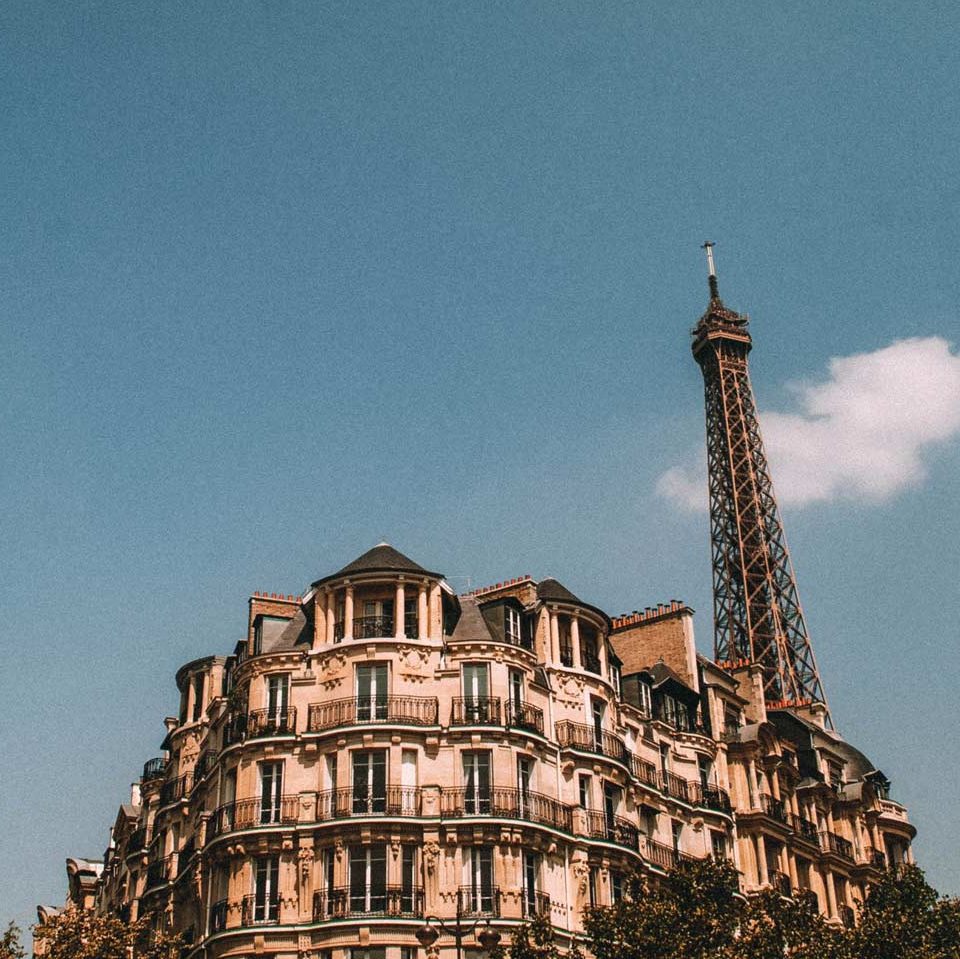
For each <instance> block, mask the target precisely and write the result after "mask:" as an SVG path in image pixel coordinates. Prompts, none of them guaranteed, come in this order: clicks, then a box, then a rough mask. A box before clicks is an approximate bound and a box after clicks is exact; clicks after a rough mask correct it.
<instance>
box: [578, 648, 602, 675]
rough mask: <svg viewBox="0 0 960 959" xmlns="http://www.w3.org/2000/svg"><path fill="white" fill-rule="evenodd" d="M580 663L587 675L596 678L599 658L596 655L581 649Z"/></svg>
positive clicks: (598, 672) (598, 670) (598, 671)
mask: <svg viewBox="0 0 960 959" xmlns="http://www.w3.org/2000/svg"><path fill="white" fill-rule="evenodd" d="M580 662H581V663H582V664H583V668H584V669H585V670H586V671H587V672H588V673H595V674H596V675H597V676H599V675H600V657H599V656H598V655H597V654H596V653H591V652H590V651H589V650H586V649H581V650H580Z"/></svg>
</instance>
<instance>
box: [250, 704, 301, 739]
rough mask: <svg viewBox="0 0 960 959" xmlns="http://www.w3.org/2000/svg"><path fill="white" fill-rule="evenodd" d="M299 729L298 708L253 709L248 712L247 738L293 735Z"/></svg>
mask: <svg viewBox="0 0 960 959" xmlns="http://www.w3.org/2000/svg"><path fill="white" fill-rule="evenodd" d="M296 731H297V710H296V709H295V708H294V707H293V706H288V707H287V708H286V709H269V708H268V709H252V710H250V712H249V713H247V728H246V736H247V739H255V738H257V737H259V736H293V735H294V734H295V733H296Z"/></svg>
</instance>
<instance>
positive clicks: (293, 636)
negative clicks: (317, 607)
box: [262, 609, 313, 653]
mask: <svg viewBox="0 0 960 959" xmlns="http://www.w3.org/2000/svg"><path fill="white" fill-rule="evenodd" d="M301 645H307V646H311V645H313V623H312V622H311V621H310V620H309V619H308V618H307V616H306V614H305V613H304V611H303V610H302V609H298V610H297V613H296V615H295V616H294V617H293V619H291V620H290V622H288V623H287V625H286V626H284V627H283V631H282V632H281V633H280V635H279V636H277V637H275V638H273V639H272V640H269V641H268V640H267V639H266V638H265V639H264V641H263V650H262V651H263V652H265V653H275V652H279V651H280V650H282V649H294V648H295V647H297V646H301Z"/></svg>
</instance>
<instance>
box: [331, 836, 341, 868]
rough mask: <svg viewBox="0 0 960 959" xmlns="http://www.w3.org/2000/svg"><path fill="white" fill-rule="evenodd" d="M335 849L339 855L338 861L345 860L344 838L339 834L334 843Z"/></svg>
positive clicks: (337, 855)
mask: <svg viewBox="0 0 960 959" xmlns="http://www.w3.org/2000/svg"><path fill="white" fill-rule="evenodd" d="M333 850H334V853H335V855H336V857H337V862H343V840H342V839H341V838H340V837H339V836H337V838H336V840H335V841H334V843H333Z"/></svg>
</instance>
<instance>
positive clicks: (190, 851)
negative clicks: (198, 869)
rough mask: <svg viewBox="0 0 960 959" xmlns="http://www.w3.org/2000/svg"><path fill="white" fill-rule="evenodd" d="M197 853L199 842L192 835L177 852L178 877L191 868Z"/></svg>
mask: <svg viewBox="0 0 960 959" xmlns="http://www.w3.org/2000/svg"><path fill="white" fill-rule="evenodd" d="M196 854H197V842H196V839H194V837H193V836H191V837H190V838H189V839H188V840H187V842H185V843H184V845H183V848H182V849H181V850H180V852H179V853H178V854H177V879H179V878H180V877H181V876H182V875H183V874H184V873H186V872H187V870H188V869H189V868H190V865H191V863H192V862H193V857H194V856H195V855H196Z"/></svg>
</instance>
